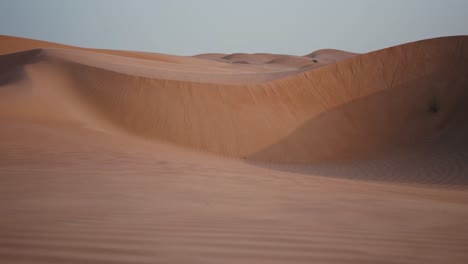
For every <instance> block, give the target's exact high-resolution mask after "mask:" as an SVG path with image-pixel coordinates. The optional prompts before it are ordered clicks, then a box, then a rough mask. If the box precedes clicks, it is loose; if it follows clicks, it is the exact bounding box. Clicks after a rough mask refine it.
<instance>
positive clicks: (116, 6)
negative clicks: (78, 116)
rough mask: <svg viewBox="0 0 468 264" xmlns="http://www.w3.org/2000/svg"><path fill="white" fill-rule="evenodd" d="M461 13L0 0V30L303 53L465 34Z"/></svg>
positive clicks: (441, 5)
mask: <svg viewBox="0 0 468 264" xmlns="http://www.w3.org/2000/svg"><path fill="white" fill-rule="evenodd" d="M467 14H468V1H467V0H391V1H390V0H185V1H183V0H166V1H162V0H76V1H75V0H0V34H4V35H14V36H22V37H29V38H35V39H42V40H48V41H54V42H60V43H65V44H71V45H77V46H85V47H96V48H109V49H127V50H142V51H153V52H161V53H170V54H180V55H193V54H198V53H206V52H225V53H232V52H272V53H287V54H296V55H304V54H307V53H310V52H312V51H314V50H317V49H321V48H337V49H343V50H348V51H353V52H368V51H372V50H376V49H381V48H385V47H388V46H393V45H397V44H401V43H405V42H410V41H415V40H420V39H425V38H431V37H438V36H448V35H468V15H467Z"/></svg>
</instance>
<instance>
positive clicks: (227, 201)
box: [0, 36, 468, 263]
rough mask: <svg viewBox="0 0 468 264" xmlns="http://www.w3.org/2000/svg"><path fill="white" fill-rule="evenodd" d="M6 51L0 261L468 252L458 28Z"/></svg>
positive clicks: (466, 128)
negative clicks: (320, 39) (287, 41)
mask: <svg viewBox="0 0 468 264" xmlns="http://www.w3.org/2000/svg"><path fill="white" fill-rule="evenodd" d="M0 54H4V55H2V56H0V124H1V129H0V182H1V184H0V215H1V216H2V217H0V262H2V263H3V262H4V263H466V262H468V250H467V248H468V190H467V188H466V187H467V185H468V139H467V138H466V135H467V133H468V122H467V120H466V115H467V114H468V111H467V109H468V105H467V104H466V99H468V98H467V96H468V37H449V38H440V39H432V40H425V41H421V42H416V43H410V44H405V45H402V46H398V47H393V48H389V49H384V50H381V51H377V52H372V53H368V54H363V55H359V54H352V53H346V52H341V51H336V50H322V51H318V52H314V53H312V54H309V55H307V56H304V57H299V56H287V55H274V54H240V53H239V54H231V55H228V54H201V55H197V56H194V57H180V56H171V55H164V54H153V53H142V52H129V51H109V50H88V49H80V48H76V47H69V46H64V45H59V44H54V43H46V42H39V41H34V40H27V39H20V38H14V37H7V36H3V37H0Z"/></svg>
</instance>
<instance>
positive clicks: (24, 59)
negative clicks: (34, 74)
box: [0, 49, 41, 87]
mask: <svg viewBox="0 0 468 264" xmlns="http://www.w3.org/2000/svg"><path fill="white" fill-rule="evenodd" d="M40 54H41V50H40V49H34V50H28V51H23V52H17V53H10V54H6V55H0V87H1V86H4V85H7V84H10V83H14V82H16V81H18V80H20V79H23V78H24V77H25V76H26V74H25V72H24V69H23V67H24V65H25V64H31V63H35V62H38V61H39V60H40Z"/></svg>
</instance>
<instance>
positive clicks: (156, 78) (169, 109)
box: [0, 37, 468, 163]
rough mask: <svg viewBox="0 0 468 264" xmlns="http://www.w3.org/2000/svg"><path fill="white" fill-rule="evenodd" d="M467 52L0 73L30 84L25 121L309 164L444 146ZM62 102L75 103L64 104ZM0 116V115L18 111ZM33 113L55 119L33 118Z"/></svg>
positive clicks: (42, 58) (19, 64)
mask: <svg viewBox="0 0 468 264" xmlns="http://www.w3.org/2000/svg"><path fill="white" fill-rule="evenodd" d="M31 45H32V44H31ZM467 45H468V42H467V38H466V37H448V38H439V39H431V40H425V41H419V42H415V43H409V44H405V45H401V46H397V47H392V48H388V49H384V50H380V51H375V52H371V53H368V54H363V55H356V54H350V53H345V52H342V51H336V50H322V51H319V52H315V53H311V54H309V55H307V56H304V57H286V56H285V55H272V54H254V55H249V54H232V55H227V56H224V57H222V58H223V59H229V60H234V59H235V60H239V59H243V60H256V61H262V62H264V63H265V65H268V64H271V63H272V61H275V60H276V62H277V63H283V64H288V63H290V64H296V66H297V65H302V64H301V62H303V61H304V60H311V58H328V59H330V58H332V57H335V59H336V61H335V62H334V63H329V64H327V65H324V66H322V67H319V68H314V69H307V68H303V69H296V70H291V69H289V68H288V69H283V70H281V69H278V68H274V69H273V68H265V67H263V66H261V65H260V66H259V65H256V66H251V65H243V64H242V63H237V64H236V65H232V66H231V65H226V64H223V63H219V62H214V61H210V60H206V59H203V58H197V57H187V58H186V63H184V62H185V61H184V57H178V56H173V57H171V56H170V55H152V54H146V55H144V56H146V57H145V59H142V57H141V56H143V55H142V54H141V53H131V52H122V53H124V54H125V56H120V52H119V51H112V52H111V53H112V54H110V55H104V54H103V55H100V54H98V53H96V51H89V50H84V51H75V50H73V49H72V48H68V47H65V49H60V50H53V49H42V50H38V49H35V50H29V51H24V52H18V53H15V54H6V55H2V56H1V57H0V65H1V67H2V68H1V69H4V70H3V71H2V77H1V80H2V82H3V84H4V85H5V84H6V83H8V82H10V81H13V79H14V78H15V76H16V75H17V74H18V72H21V78H22V79H23V80H30V83H31V84H30V87H29V88H30V89H31V90H32V92H31V93H30V94H28V95H22V97H18V98H17V100H18V102H20V101H21V102H22V103H23V104H24V105H25V107H24V108H23V110H21V111H22V114H21V115H22V116H27V115H28V114H27V113H26V112H27V110H24V109H36V110H34V111H31V112H32V113H31V114H32V115H34V116H38V115H40V116H42V117H43V118H44V119H48V118H49V119H50V118H58V117H57V116H60V118H61V120H66V121H67V122H71V121H72V122H76V123H77V124H82V125H86V126H88V127H91V128H93V127H94V128H95V129H97V130H104V131H106V132H108V133H124V134H128V135H133V136H140V137H145V138H149V139H154V140H158V141H164V142H169V143H172V144H176V145H178V146H182V147H186V148H191V149H195V150H200V151H206V152H210V153H215V154H219V155H223V156H228V157H233V158H245V159H248V160H251V161H268V162H280V163H317V162H321V161H333V160H348V159H359V158H366V157H370V156H372V155H377V154H379V153H385V152H386V151H389V150H392V149H397V148H400V147H405V146H408V145H417V144H420V143H421V142H426V140H425V139H426V138H431V137H443V136H444V131H445V130H446V129H448V128H450V127H452V126H456V125H457V122H453V121H452V117H453V116H454V115H455V114H458V115H462V114H463V113H465V111H466V107H464V105H465V104H464V102H465V100H466V98H467V94H468V89H467V86H468V77H467V76H468V72H467V71H468V70H467V69H468V58H467V57H468V55H467V50H468V47H467ZM61 48H64V47H61ZM3 49H4V50H3V51H8V52H9V51H11V50H9V49H8V48H3ZM3 51H2V50H0V52H3ZM104 53H108V52H107V51H106V52H104ZM135 54H136V55H135ZM221 55H223V54H221ZM221 55H216V56H215V57H218V56H221ZM212 56H214V55H210V56H209V57H212ZM202 57H203V56H202ZM161 58H164V59H161ZM168 61H170V62H168ZM197 61H200V62H199V64H197V63H196V62H197ZM297 61H299V63H298V62H297ZM12 65H13V67H12ZM255 67H257V68H255ZM301 67H303V65H302V66H301ZM20 68H21V69H20ZM7 69H8V70H7ZM4 90H6V89H4ZM31 98H36V99H37V100H36V99H31ZM38 98H40V99H38ZM0 100H1V99H0ZM68 101H70V102H73V103H63V102H68ZM26 106H27V107H26ZM42 106H44V107H42ZM8 107H10V105H9V104H4V105H3V106H2V108H4V109H3V114H0V115H8V113H10V114H13V112H15V111H16V110H12V109H6V108H8ZM42 108H43V109H48V108H49V109H54V110H53V111H52V112H60V115H57V114H56V113H54V114H51V113H49V112H44V113H42V114H41V111H37V109H42ZM44 111H45V110H44ZM460 112H462V113H460ZM90 120H92V121H90ZM459 122H464V120H461V121H458V123H459Z"/></svg>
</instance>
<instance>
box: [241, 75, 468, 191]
mask: <svg viewBox="0 0 468 264" xmlns="http://www.w3.org/2000/svg"><path fill="white" fill-rule="evenodd" d="M460 76H461V77H456V78H444V75H443V74H441V75H439V76H437V75H435V76H431V77H423V78H420V79H419V80H414V81H412V82H409V83H407V84H405V85H403V86H400V87H395V88H390V89H386V90H384V91H381V92H378V93H376V94H373V95H370V96H367V97H364V98H360V99H358V100H355V101H351V102H349V103H347V104H344V105H341V106H338V107H337V108H334V109H332V110H330V111H327V112H325V113H323V114H321V115H319V116H317V117H315V118H312V119H310V120H308V121H307V122H305V123H304V124H303V125H302V126H301V127H299V128H297V129H296V130H295V131H293V132H292V133H290V134H289V135H288V136H287V137H285V138H283V139H281V140H280V141H279V142H277V143H275V144H273V145H270V146H268V147H266V148H264V149H262V150H261V151H258V152H256V153H254V154H253V155H250V156H248V157H246V160H247V162H248V163H250V164H253V165H256V166H262V167H268V168H270V169H275V170H281V171H291V172H298V173H305V174H310V175H321V176H329V177H336V178H348V179H357V180H369V181H385V182H404V183H421V184H443V185H464V186H468V137H466V135H468V120H467V119H466V116H467V114H468V107H467V105H466V103H465V102H466V100H467V99H468V83H467V82H468V78H466V77H464V75H460ZM448 80H450V81H448Z"/></svg>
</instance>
